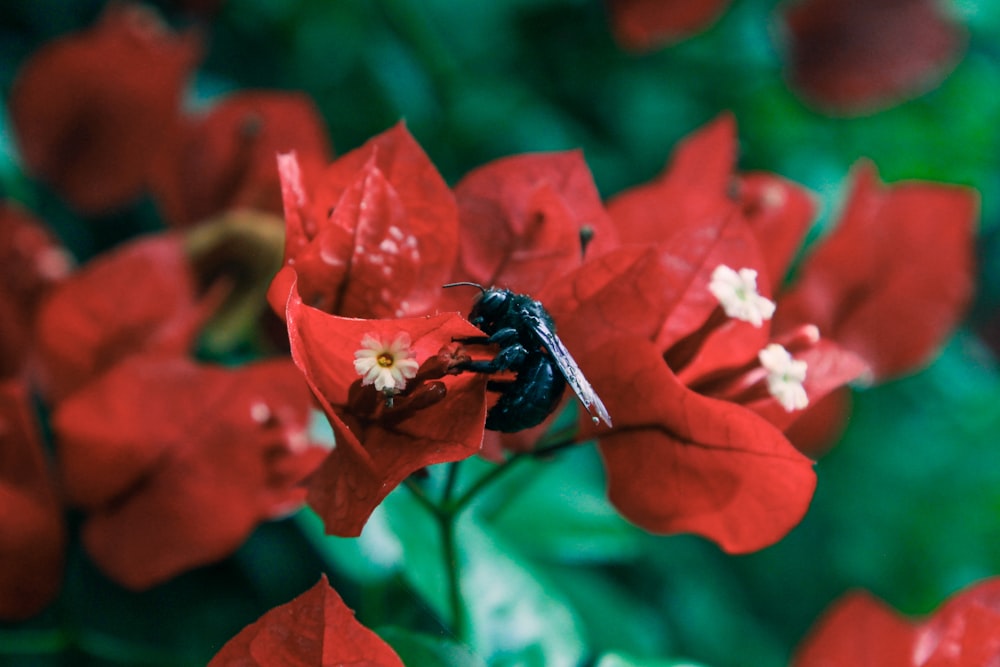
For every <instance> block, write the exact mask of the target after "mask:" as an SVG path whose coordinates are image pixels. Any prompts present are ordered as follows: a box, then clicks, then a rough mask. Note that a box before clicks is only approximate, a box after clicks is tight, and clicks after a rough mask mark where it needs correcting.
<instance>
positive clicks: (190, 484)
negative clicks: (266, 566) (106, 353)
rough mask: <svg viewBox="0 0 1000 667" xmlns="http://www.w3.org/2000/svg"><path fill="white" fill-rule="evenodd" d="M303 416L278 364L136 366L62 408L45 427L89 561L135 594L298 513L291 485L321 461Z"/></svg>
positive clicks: (289, 370) (305, 399)
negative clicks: (54, 441)
mask: <svg viewBox="0 0 1000 667" xmlns="http://www.w3.org/2000/svg"><path fill="white" fill-rule="evenodd" d="M310 404H311V398H310V396H309V390H308V388H307V387H306V385H305V383H304V382H303V381H302V378H301V375H300V374H299V373H298V370H297V369H296V368H295V366H294V365H293V364H291V363H290V362H288V361H273V362H261V363H258V364H253V365H250V366H245V367H241V368H237V369H227V368H222V367H215V366H201V365H197V364H195V363H193V362H191V361H188V360H186V359H181V358H168V357H161V356H145V355H135V356H133V357H130V358H129V359H127V360H125V361H122V362H121V363H119V364H117V365H116V366H115V367H114V368H113V369H112V370H110V371H109V372H108V373H107V374H105V375H104V376H102V377H101V378H100V379H98V380H97V381H94V382H92V383H89V384H88V385H87V386H86V387H84V388H83V389H81V390H80V391H78V392H77V393H75V394H74V395H73V396H71V397H70V398H68V399H67V400H66V401H64V402H63V404H62V405H61V406H60V407H59V410H58V412H57V414H56V417H55V428H56V430H57V434H58V437H59V451H60V458H61V467H62V476H63V479H64V480H65V485H66V488H67V489H68V491H69V493H70V494H71V498H73V499H74V500H75V501H76V502H77V503H80V504H83V505H84V507H85V509H87V510H88V516H87V519H86V522H85V524H84V528H83V542H84V545H85V547H86V548H87V550H88V552H89V553H90V554H91V556H92V557H93V559H94V561H95V562H96V563H97V565H98V566H99V567H100V568H101V569H102V570H103V571H104V572H105V573H107V575H108V576H109V577H111V578H112V579H114V580H115V581H118V582H119V583H121V584H123V585H125V586H127V587H129V588H132V589H136V590H141V589H145V588H148V587H150V586H152V585H154V584H157V583H160V582H162V581H165V580H166V579H169V578H170V577H172V576H175V575H177V574H178V573H180V572H183V571H185V570H188V569H190V568H193V567H196V566H199V565H204V564H207V563H211V562H214V561H216V560H219V559H221V558H224V557H225V556H227V555H229V554H231V553H232V552H233V551H235V550H236V548H237V547H239V545H240V544H242V543H243V541H244V540H246V538H247V536H248V535H249V534H250V532H251V531H252V530H253V529H254V528H255V527H256V525H257V524H258V523H260V522H261V521H263V520H265V519H268V518H271V517H273V516H275V515H277V514H280V513H284V512H287V511H289V510H290V509H291V508H294V507H295V506H297V505H301V503H303V502H304V500H305V492H304V489H302V488H300V487H299V484H300V482H302V480H303V479H304V478H305V477H306V476H307V475H308V474H310V473H311V472H312V471H313V470H314V469H315V467H316V466H317V465H318V464H319V462H320V460H321V459H322V458H323V456H325V454H326V450H325V449H323V448H321V447H315V446H312V445H311V444H310V443H309V442H308V440H307V436H306V432H307V425H308V419H309V407H310ZM101 410H104V412H100V411H101ZM88 415H89V416H88Z"/></svg>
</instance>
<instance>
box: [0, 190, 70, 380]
mask: <svg viewBox="0 0 1000 667" xmlns="http://www.w3.org/2000/svg"><path fill="white" fill-rule="evenodd" d="M72 268H73V258H72V257H71V256H70V255H69V253H68V252H67V251H66V250H65V249H64V248H63V247H62V246H61V245H60V244H59V242H58V241H57V240H56V238H55V237H54V236H53V235H52V234H51V233H50V232H49V230H48V229H46V228H45V227H44V226H43V225H42V223H41V222H40V221H38V220H36V219H35V218H34V217H33V216H32V215H31V214H29V213H28V212H27V211H25V210H24V209H22V208H21V207H20V206H18V205H17V204H16V203H14V202H0V341H2V343H0V378H8V377H12V376H15V375H20V374H22V373H23V372H25V371H26V366H27V365H28V364H29V357H30V356H32V355H33V350H32V348H33V347H34V341H33V340H32V337H33V330H34V323H35V316H36V314H37V311H38V305H39V303H40V302H41V300H42V298H43V297H44V296H45V295H46V294H47V293H48V292H49V291H50V290H51V289H52V288H53V287H54V286H55V285H56V284H58V283H59V282H61V281H62V280H63V279H64V278H65V277H66V276H67V275H69V273H70V271H72Z"/></svg>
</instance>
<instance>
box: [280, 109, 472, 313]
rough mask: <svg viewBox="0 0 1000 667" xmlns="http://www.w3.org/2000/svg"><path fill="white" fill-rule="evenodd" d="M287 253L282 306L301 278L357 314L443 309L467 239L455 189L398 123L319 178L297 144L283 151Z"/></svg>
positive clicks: (322, 304) (331, 306)
mask: <svg viewBox="0 0 1000 667" xmlns="http://www.w3.org/2000/svg"><path fill="white" fill-rule="evenodd" d="M278 171H279V174H280V176H281V187H282V195H283V197H284V204H285V225H286V235H285V263H286V266H285V267H284V268H283V269H282V270H281V271H280V272H279V273H278V275H277V276H275V279H274V282H273V283H272V285H271V290H270V292H269V293H268V300H269V301H270V303H271V306H272V307H273V308H274V309H275V311H276V312H278V313H279V314H283V313H284V312H285V304H286V302H287V300H288V295H289V293H290V291H291V288H292V285H293V284H294V283H296V282H297V283H298V290H299V293H300V295H301V297H302V299H303V301H304V302H305V303H307V304H309V305H311V306H314V307H316V308H319V309H320V310H323V311H325V312H328V313H336V314H338V315H344V316H350V317H403V316H412V315H423V314H426V313H428V312H431V311H433V310H434V308H435V305H436V304H437V301H438V299H439V297H440V293H441V285H442V284H444V283H445V282H446V281H447V279H448V276H449V275H450V272H451V269H452V266H453V264H454V261H455V256H456V252H457V248H458V212H457V208H456V206H455V200H454V197H453V196H452V194H451V190H449V189H448V186H447V185H446V184H445V182H444V180H443V179H442V178H441V176H440V174H438V172H437V170H436V169H435V168H434V165H433V164H431V162H430V160H429V159H428V157H427V155H426V154H424V152H423V151H422V150H421V149H420V146H419V145H418V144H417V142H416V141H415V140H414V139H413V137H412V136H410V133H409V132H408V131H407V130H406V127H405V126H404V125H402V124H399V125H397V126H396V127H394V128H392V129H391V130H388V131H386V132H384V133H383V134H381V135H379V136H377V137H375V138H373V139H371V140H370V141H368V142H367V143H366V144H365V145H364V146H362V147H361V148H359V149H356V150H354V151H351V152H350V153H348V154H346V155H344V156H343V157H341V158H339V159H338V160H336V161H335V162H334V163H333V164H331V165H330V166H329V167H327V169H326V171H325V172H323V174H322V175H321V176H320V178H319V180H318V181H317V183H316V184H315V187H310V184H309V183H308V182H307V180H306V179H305V178H304V177H303V173H302V166H301V165H300V163H299V161H298V159H297V158H296V156H295V154H294V153H292V154H287V155H281V156H279V158H278Z"/></svg>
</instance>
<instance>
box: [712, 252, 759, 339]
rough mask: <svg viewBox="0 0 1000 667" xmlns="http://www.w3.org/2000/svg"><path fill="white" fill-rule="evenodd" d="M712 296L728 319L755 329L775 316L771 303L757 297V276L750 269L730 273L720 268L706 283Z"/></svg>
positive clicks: (728, 269)
mask: <svg viewBox="0 0 1000 667" xmlns="http://www.w3.org/2000/svg"><path fill="white" fill-rule="evenodd" d="M708 291H709V292H711V293H712V294H713V295H714V296H715V298H716V299H718V300H719V303H720V304H722V309H723V310H724V311H726V315H728V316H729V317H735V318H736V319H738V320H743V321H744V322H749V323H750V324H752V325H754V326H755V327H759V326H760V325H761V324H763V322H764V320H769V319H771V316H772V315H774V302H773V301H771V300H770V299H768V298H767V297H763V296H761V295H760V294H758V293H757V272H756V271H754V270H753V269H740V270H739V272H736V271H733V270H732V269H731V268H729V267H728V266H726V265H725V264H719V265H718V266H717V267H715V271H712V280H711V282H709V283H708Z"/></svg>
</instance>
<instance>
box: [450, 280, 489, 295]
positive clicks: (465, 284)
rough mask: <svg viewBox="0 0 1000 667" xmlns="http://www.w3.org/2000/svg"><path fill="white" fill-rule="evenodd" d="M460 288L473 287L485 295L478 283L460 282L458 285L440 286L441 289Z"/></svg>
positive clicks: (484, 290) (483, 288)
mask: <svg viewBox="0 0 1000 667" xmlns="http://www.w3.org/2000/svg"><path fill="white" fill-rule="evenodd" d="M462 286H465V287H475V288H477V289H478V290H479V291H480V292H482V293H483V294H486V288H485V287H483V286H482V285H480V284H479V283H470V282H460V283H448V284H447V285H441V287H462Z"/></svg>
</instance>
